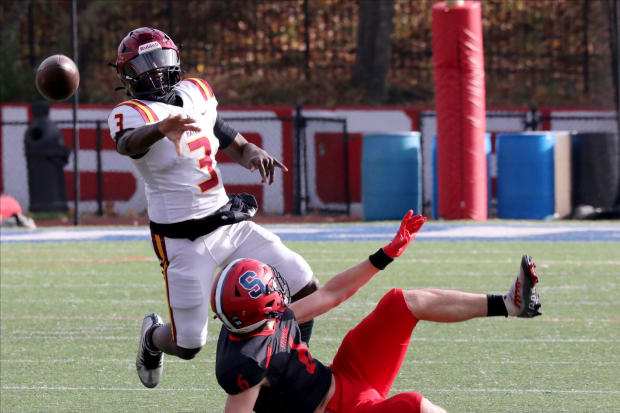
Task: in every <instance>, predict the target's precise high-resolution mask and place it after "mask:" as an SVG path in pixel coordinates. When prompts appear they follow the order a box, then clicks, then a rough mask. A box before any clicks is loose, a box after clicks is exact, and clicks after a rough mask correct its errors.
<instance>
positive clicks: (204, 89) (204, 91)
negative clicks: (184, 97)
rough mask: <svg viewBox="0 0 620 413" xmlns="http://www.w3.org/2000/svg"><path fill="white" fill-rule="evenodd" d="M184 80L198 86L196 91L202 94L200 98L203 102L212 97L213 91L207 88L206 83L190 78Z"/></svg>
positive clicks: (209, 87)
mask: <svg viewBox="0 0 620 413" xmlns="http://www.w3.org/2000/svg"><path fill="white" fill-rule="evenodd" d="M185 80H189V81H190V82H192V83H193V84H195V85H196V86H198V89H199V90H200V93H202V97H203V98H204V100H209V99H211V98H212V97H213V90H211V86H209V84H208V83H207V82H206V81H204V80H202V79H198V78H197V77H190V78H189V79H185Z"/></svg>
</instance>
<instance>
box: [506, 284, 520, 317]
mask: <svg viewBox="0 0 620 413" xmlns="http://www.w3.org/2000/svg"><path fill="white" fill-rule="evenodd" d="M518 280H519V279H518V278H517V279H516V280H515V282H513V283H512V285H511V286H510V289H509V290H508V293H506V294H505V295H504V297H503V298H504V304H505V305H506V311H507V312H508V315H511V316H516V315H517V314H519V311H520V310H521V308H519V306H518V305H516V304H515V293H516V290H517V286H516V284H517V281H518ZM518 302H519V303H520V302H521V301H520V300H519V301H518Z"/></svg>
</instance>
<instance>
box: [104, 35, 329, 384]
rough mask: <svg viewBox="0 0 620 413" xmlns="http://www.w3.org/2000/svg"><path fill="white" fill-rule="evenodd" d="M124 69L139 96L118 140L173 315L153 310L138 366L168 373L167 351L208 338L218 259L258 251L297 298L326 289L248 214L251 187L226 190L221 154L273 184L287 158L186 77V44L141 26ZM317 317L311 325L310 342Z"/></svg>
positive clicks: (127, 49) (149, 376)
mask: <svg viewBox="0 0 620 413" xmlns="http://www.w3.org/2000/svg"><path fill="white" fill-rule="evenodd" d="M115 67H116V71H117V74H118V76H119V78H120V80H121V82H122V83H123V86H124V88H125V90H126V92H127V94H128V95H129V96H130V98H131V99H129V100H127V101H124V102H122V103H120V104H118V105H117V106H116V107H115V108H114V109H113V110H112V112H111V113H110V116H109V118H108V123H109V126H110V135H111V136H112V137H113V138H114V140H115V141H116V149H117V151H118V152H119V153H120V154H122V155H127V156H129V157H130V158H131V159H132V161H133V163H134V165H135V167H136V169H137V170H138V173H139V174H140V176H141V178H142V179H143V181H144V187H145V192H146V198H147V202H148V215H149V219H150V228H151V235H152V241H153V248H154V249H155V253H156V254H157V257H158V258H159V260H160V263H161V266H162V270H163V275H164V281H165V283H166V293H167V300H168V308H169V316H170V321H169V323H166V324H164V323H163V320H162V319H161V317H159V315H157V314H155V313H153V314H149V315H147V316H146V317H144V320H143V323H142V329H141V333H140V344H139V348H138V355H137V357H136V368H137V371H138V376H139V377H140V380H141V381H142V383H143V384H144V385H145V386H147V387H155V386H156V385H157V384H158V383H159V380H160V376H161V372H162V367H163V353H166V354H171V355H175V356H178V357H180V358H182V359H186V360H188V359H191V358H193V357H194V356H195V355H196V354H197V353H198V352H199V351H200V349H201V348H202V346H204V344H205V343H206V340H207V317H208V308H209V296H210V293H211V285H212V277H213V274H214V273H215V270H216V269H217V268H218V267H221V266H226V265H228V264H229V263H230V262H233V261H234V260H236V259H238V258H241V257H250V258H255V259H257V260H260V261H263V262H266V263H269V264H271V265H275V266H277V267H278V268H281V269H282V271H284V272H285V273H286V274H287V277H288V278H287V282H288V284H289V285H290V288H291V293H292V294H293V300H296V299H299V298H301V297H304V296H306V295H308V294H310V293H312V292H313V291H315V290H316V289H317V288H318V280H316V278H315V277H314V276H313V274H312V270H311V269H310V266H309V265H308V263H306V261H305V260H304V259H303V258H302V257H301V256H299V255H298V254H296V253H295V252H293V251H291V250H289V249H288V248H287V247H285V246H284V244H283V243H282V242H281V241H280V239H279V237H277V236H276V235H275V234H273V233H271V232H269V231H267V230H265V229H264V228H262V227H260V226H258V225H256V224H255V223H253V222H251V221H248V219H249V218H251V217H252V216H253V215H254V214H255V213H256V209H257V207H258V206H257V204H256V200H255V199H254V197H252V196H251V195H248V194H240V195H230V196H229V195H227V194H226V191H225V189H224V185H223V182H222V177H221V174H220V171H219V169H218V167H217V163H216V161H215V154H216V153H217V151H218V150H222V151H223V152H224V153H226V154H227V155H228V156H230V157H231V158H232V159H233V160H234V161H236V162H238V163H239V164H240V165H242V166H244V167H246V168H248V169H249V170H250V171H251V172H253V171H255V170H258V171H259V173H260V176H261V181H262V182H263V183H267V184H269V185H271V184H272V183H273V182H274V179H275V174H276V168H280V169H282V170H283V171H287V168H286V166H284V165H283V164H282V163H281V162H280V161H279V160H277V159H276V158H274V157H273V156H271V155H270V154H268V153H267V152H265V151H264V150H262V149H261V148H259V147H257V146H256V145H254V144H252V143H249V142H247V141H246V139H245V138H244V137H243V136H242V135H241V134H239V133H237V132H236V131H235V130H234V129H233V128H231V127H230V126H229V125H228V124H226V122H224V121H223V120H222V119H221V118H220V116H219V115H218V113H217V110H216V108H217V100H216V98H215V95H214V94H213V91H212V90H211V87H210V86H209V84H208V83H207V82H206V81H205V80H203V79H198V78H189V79H183V78H182V77H181V69H180V57H179V50H178V48H177V46H176V45H175V44H174V42H173V41H172V39H171V38H170V37H169V36H168V35H166V34H165V33H163V32H162V31H160V30H156V29H152V28H149V27H142V28H139V29H136V30H132V31H131V32H129V34H127V36H126V37H125V38H124V39H123V40H122V41H121V43H120V45H119V46H118V54H117V58H116V64H115ZM311 329H312V321H311V320H309V322H308V323H307V324H305V325H304V327H302V330H303V333H302V335H303V339H304V341H305V342H308V340H309V338H310V333H311Z"/></svg>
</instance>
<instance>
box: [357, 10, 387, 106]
mask: <svg viewBox="0 0 620 413" xmlns="http://www.w3.org/2000/svg"><path fill="white" fill-rule="evenodd" d="M393 18H394V0H379V1H377V0H361V1H360V3H359V24H358V28H357V54H356V59H355V68H354V69H353V79H352V80H353V85H355V86H357V87H361V88H363V89H366V91H367V95H366V97H367V100H368V101H381V100H383V99H384V98H385V95H386V92H387V86H388V84H387V75H388V71H389V67H390V52H391V40H390V37H391V35H392V29H393V27H394V25H393V22H392V19H393Z"/></svg>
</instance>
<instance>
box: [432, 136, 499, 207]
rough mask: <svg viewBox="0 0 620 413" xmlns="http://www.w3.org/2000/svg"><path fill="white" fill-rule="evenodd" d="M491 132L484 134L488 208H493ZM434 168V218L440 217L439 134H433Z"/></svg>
mask: <svg viewBox="0 0 620 413" xmlns="http://www.w3.org/2000/svg"><path fill="white" fill-rule="evenodd" d="M492 146H493V145H492V144H491V134H490V133H485V134H484V153H485V154H486V157H487V209H488V210H489V211H490V210H491V167H490V165H491V149H492ZM431 150H432V152H433V154H432V158H433V161H432V170H433V200H432V203H433V205H432V207H433V219H438V218H439V201H437V200H438V199H439V184H438V181H439V179H438V178H437V135H433V145H432V149H431Z"/></svg>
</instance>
